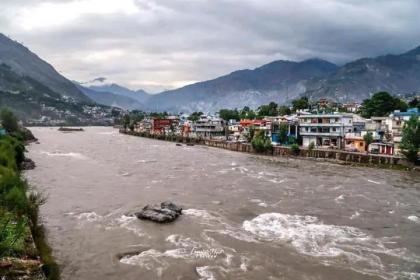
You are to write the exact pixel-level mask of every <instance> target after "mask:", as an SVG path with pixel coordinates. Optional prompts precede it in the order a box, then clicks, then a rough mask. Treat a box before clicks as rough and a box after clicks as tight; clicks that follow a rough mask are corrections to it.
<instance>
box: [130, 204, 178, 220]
mask: <svg viewBox="0 0 420 280" xmlns="http://www.w3.org/2000/svg"><path fill="white" fill-rule="evenodd" d="M181 214H182V208H181V207H179V206H177V205H175V204H174V203H172V202H170V201H165V202H162V203H161V204H160V206H159V205H146V206H145V207H144V208H143V209H142V210H141V211H140V212H137V213H135V214H134V215H135V216H136V217H137V218H139V219H141V220H149V221H153V222H157V223H170V222H173V221H175V220H176V219H177V218H178V217H179V216H180V215H181Z"/></svg>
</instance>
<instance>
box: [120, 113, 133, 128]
mask: <svg viewBox="0 0 420 280" xmlns="http://www.w3.org/2000/svg"><path fill="white" fill-rule="evenodd" d="M130 122H131V120H130V115H128V114H125V115H124V116H123V119H122V125H123V127H124V130H127V128H128V127H129V126H130Z"/></svg>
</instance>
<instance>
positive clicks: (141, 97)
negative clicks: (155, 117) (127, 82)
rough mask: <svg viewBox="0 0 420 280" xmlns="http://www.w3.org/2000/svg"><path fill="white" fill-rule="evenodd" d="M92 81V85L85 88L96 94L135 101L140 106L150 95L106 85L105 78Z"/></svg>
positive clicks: (112, 84) (142, 91) (140, 91)
mask: <svg viewBox="0 0 420 280" xmlns="http://www.w3.org/2000/svg"><path fill="white" fill-rule="evenodd" d="M94 81H95V83H94V84H92V85H88V86H87V87H88V88H89V89H92V90H94V91H96V92H106V93H112V94H114V95H118V96H123V97H128V98H131V99H135V100H136V101H137V102H139V103H142V104H143V103H145V102H146V101H147V100H148V99H149V97H150V94H148V93H147V92H145V91H144V90H141V89H140V90H137V91H134V90H131V89H128V88H126V87H123V86H120V85H118V84H115V83H111V84H107V83H106V78H96V79H95V80H94ZM143 107H144V106H143Z"/></svg>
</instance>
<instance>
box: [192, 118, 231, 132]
mask: <svg viewBox="0 0 420 280" xmlns="http://www.w3.org/2000/svg"><path fill="white" fill-rule="evenodd" d="M193 132H194V134H195V136H196V137H199V138H214V137H221V136H224V135H225V123H224V121H223V120H222V119H220V118H213V117H209V116H204V115H203V116H200V119H198V120H197V121H196V122H195V123H194V125H193Z"/></svg>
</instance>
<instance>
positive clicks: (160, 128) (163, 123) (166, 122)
mask: <svg viewBox="0 0 420 280" xmlns="http://www.w3.org/2000/svg"><path fill="white" fill-rule="evenodd" d="M178 124H179V119H178V118H177V117H168V118H165V119H158V118H155V119H153V120H152V134H171V133H174V134H175V132H176V129H177V127H178Z"/></svg>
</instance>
